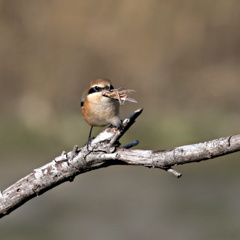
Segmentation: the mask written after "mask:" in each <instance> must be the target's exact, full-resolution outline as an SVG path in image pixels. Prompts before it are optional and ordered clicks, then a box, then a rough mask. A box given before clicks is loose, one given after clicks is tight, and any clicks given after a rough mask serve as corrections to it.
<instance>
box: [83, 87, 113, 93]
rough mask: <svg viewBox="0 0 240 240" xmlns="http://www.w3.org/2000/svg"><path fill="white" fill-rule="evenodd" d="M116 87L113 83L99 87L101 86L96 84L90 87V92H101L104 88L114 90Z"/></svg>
mask: <svg viewBox="0 0 240 240" xmlns="http://www.w3.org/2000/svg"><path fill="white" fill-rule="evenodd" d="M112 89H114V87H113V86H112V85H110V86H106V87H99V86H94V87H92V88H90V89H89V91H88V94H91V93H95V92H101V91H102V90H112Z"/></svg>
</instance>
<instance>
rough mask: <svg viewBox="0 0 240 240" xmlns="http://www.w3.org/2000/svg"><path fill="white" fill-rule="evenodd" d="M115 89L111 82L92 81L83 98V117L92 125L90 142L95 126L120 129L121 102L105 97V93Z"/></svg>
mask: <svg viewBox="0 0 240 240" xmlns="http://www.w3.org/2000/svg"><path fill="white" fill-rule="evenodd" d="M113 90H114V87H113V85H112V82H111V80H109V79H106V78H99V79H96V80H93V81H91V83H90V86H89V87H88V88H87V89H86V90H85V91H84V93H83V95H82V98H81V109H82V115H83V117H84V119H85V120H86V122H87V123H88V124H89V125H90V127H91V128H90V132H89V136H88V142H89V141H90V140H91V135H92V129H93V127H95V126H98V127H104V126H107V125H112V126H113V127H116V128H120V127H121V124H122V123H121V120H120V117H119V108H120V103H119V102H120V101H119V100H118V99H117V98H113V97H110V96H109V97H108V96H106V95H105V96H104V92H112V91H113Z"/></svg>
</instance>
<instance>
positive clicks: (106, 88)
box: [104, 85, 114, 91]
mask: <svg viewBox="0 0 240 240" xmlns="http://www.w3.org/2000/svg"><path fill="white" fill-rule="evenodd" d="M104 89H105V90H108V91H109V90H112V89H114V87H113V85H109V86H106V87H105V88H104Z"/></svg>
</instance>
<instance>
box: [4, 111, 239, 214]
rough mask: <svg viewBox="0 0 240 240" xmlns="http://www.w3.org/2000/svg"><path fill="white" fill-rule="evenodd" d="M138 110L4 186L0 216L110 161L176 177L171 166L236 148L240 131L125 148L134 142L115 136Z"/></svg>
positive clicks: (231, 151)
mask: <svg viewBox="0 0 240 240" xmlns="http://www.w3.org/2000/svg"><path fill="white" fill-rule="evenodd" d="M141 113H142V109H139V110H137V111H135V112H134V113H132V114H131V115H130V116H129V117H128V118H126V119H125V120H124V121H123V127H122V128H121V129H116V128H107V129H105V130H104V131H103V132H101V133H100V134H99V135H98V136H97V137H96V138H94V139H92V140H91V142H90V144H88V146H87V145H85V146H83V147H82V148H78V147H77V146H75V147H74V148H73V150H72V151H70V152H68V153H67V152H63V153H62V154H61V155H60V156H58V157H56V158H55V159H54V160H53V161H51V162H50V163H48V164H46V165H44V166H42V167H40V168H37V169H35V170H34V171H33V172H32V173H30V174H29V175H27V176H26V177H24V178H22V179H20V180H19V181H18V182H16V183H14V184H13V185H12V186H10V187H9V188H7V189H6V190H4V191H2V192H0V217H4V216H5V215H7V214H9V213H11V212H12V211H13V210H14V209H16V208H18V207H19V206H21V205H23V204H24V203H25V202H27V201H28V200H30V199H31V198H34V197H36V196H38V195H40V194H43V193H44V192H46V191H48V190H50V189H51V188H54V187H56V186H57V185H59V184H61V183H63V182H66V181H73V179H74V178H75V177H76V176H77V175H79V174H82V173H85V172H88V171H92V170H95V169H98V168H103V167H108V166H112V165H135V166H137V165H138V166H144V167H149V168H160V169H163V170H166V171H167V172H169V173H171V174H173V175H174V176H176V177H180V176H181V174H180V173H178V172H177V171H176V170H174V169H172V167H173V166H176V165H179V164H186V163H191V162H199V161H203V160H209V159H212V158H216V157H219V156H223V155H226V154H230V153H233V152H237V151H240V134H239V135H234V136H229V137H223V138H219V139H215V140H212V141H208V142H203V143H198V144H193V145H186V146H181V147H176V148H174V149H170V150H158V151H153V150H138V149H129V148H131V147H133V146H136V145H137V144H138V141H137V140H136V141H133V142H131V143H129V144H127V145H125V146H123V147H120V143H119V139H120V138H121V137H122V136H123V134H124V133H125V132H126V131H127V130H128V129H129V128H130V127H131V125H132V124H133V123H134V122H135V120H136V118H137V117H138V116H139V115H140V114H141Z"/></svg>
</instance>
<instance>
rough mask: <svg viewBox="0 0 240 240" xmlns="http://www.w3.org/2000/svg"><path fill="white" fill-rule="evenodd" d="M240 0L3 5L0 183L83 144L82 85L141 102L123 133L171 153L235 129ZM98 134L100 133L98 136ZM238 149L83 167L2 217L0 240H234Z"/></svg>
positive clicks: (239, 213)
mask: <svg viewBox="0 0 240 240" xmlns="http://www.w3.org/2000/svg"><path fill="white" fill-rule="evenodd" d="M239 9H240V2H239V1H237V0H212V1H190V0H182V1H177V0H173V1H166V0H160V1H159V0H148V1H141V0H140V1H136V0H131V1H127V0H122V1H113V0H105V1H96V0H95V1H94V0H93V1H83V0H71V1H62V0H58V1H57V0H52V1H47V0H42V1H31V0H23V1H14V0H12V1H9V0H0V29H1V34H0V60H1V64H0V75H1V78H0V108H1V118H0V163H1V167H0V189H1V190H4V189H6V188H7V187H8V186H10V185H11V184H13V183H14V182H16V181H17V180H19V179H20V178H22V177H24V176H25V175H27V174H29V173H31V172H32V171H33V169H35V168H38V167H40V166H42V165H44V164H46V163H47V162H50V161H51V160H52V159H54V158H55V157H56V156H58V155H60V154H61V152H62V151H63V150H65V151H70V150H71V149H72V147H73V146H74V145H76V144H77V145H79V146H82V145H83V144H84V143H85V142H86V140H87V136H88V131H89V126H88V125H87V124H86V123H85V121H84V120H83V118H82V116H81V113H80V99H81V94H82V92H83V90H84V89H85V88H86V87H87V86H88V84H89V82H90V81H91V80H94V79H96V78H100V77H105V78H109V79H111V80H112V81H113V84H114V86H115V87H116V88H118V87H124V88H130V89H135V90H137V93H136V94H135V95H134V98H135V99H137V100H138V104H132V103H126V104H125V105H124V106H123V107H122V109H121V110H122V111H121V117H122V118H124V117H126V116H128V115H129V114H130V113H131V112H132V111H134V110H136V109H138V108H140V107H143V108H144V112H143V114H142V115H141V116H140V117H139V118H138V119H137V122H136V124H134V125H133V127H132V128H131V129H130V130H129V131H128V132H127V134H126V136H124V137H123V139H122V144H125V143H127V142H129V141H132V140H135V139H138V140H139V141H140V145H139V146H137V148H140V149H170V148H173V147H176V146H181V145H186V144H191V143H197V142H202V141H207V140H211V139H214V138H219V137H224V136H228V135H233V134H238V133H239V120H240V111H239V109H240V101H239V88H240V82H239V75H240V31H239V29H240V10H239ZM99 131H101V129H98V128H95V129H94V135H96V134H97V133H98V132H99ZM239 167H240V163H239V154H238V153H235V154H232V155H230V156H225V157H221V158H218V159H215V160H210V161H207V162H201V163H197V164H187V165H184V166H179V167H176V169H177V170H178V171H180V172H182V173H183V177H182V178H180V179H176V178H175V177H173V176H172V175H170V174H168V173H166V172H164V171H161V170H158V169H147V168H143V167H126V166H121V167H120V166H115V167H110V168H106V169H100V170H98V171H93V172H89V173H87V174H83V175H80V176H78V177H76V178H75V180H74V181H73V182H72V183H64V184H62V185H60V186H58V187H56V188H54V189H52V190H51V191H49V192H47V193H45V194H44V195H42V196H40V197H38V198H35V199H32V200H30V201H29V202H27V203H26V204H24V205H23V206H22V207H20V208H19V209H17V210H15V211H14V212H12V213H11V214H10V215H9V216H6V217H4V218H3V219H1V224H0V231H1V237H2V239H8V240H15V239H18V240H22V239H24V240H28V239H36V240H38V239H50V238H51V239H53V240H54V239H58V240H63V239H80V238H81V239H93V240H95V239H105V240H112V239H114V240H122V239H132V240H135V239H136V240H141V239H150V240H151V239H160V238H162V239H174V238H177V239H179V240H183V239H184V240H186V239H195V240H200V239H211V240H215V239H216V240H225V239H231V240H232V239H240V228H239V227H240V226H239V225H240V224H239V222H240V205H239V200H240V190H239V184H238V183H239V180H240V177H239Z"/></svg>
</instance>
